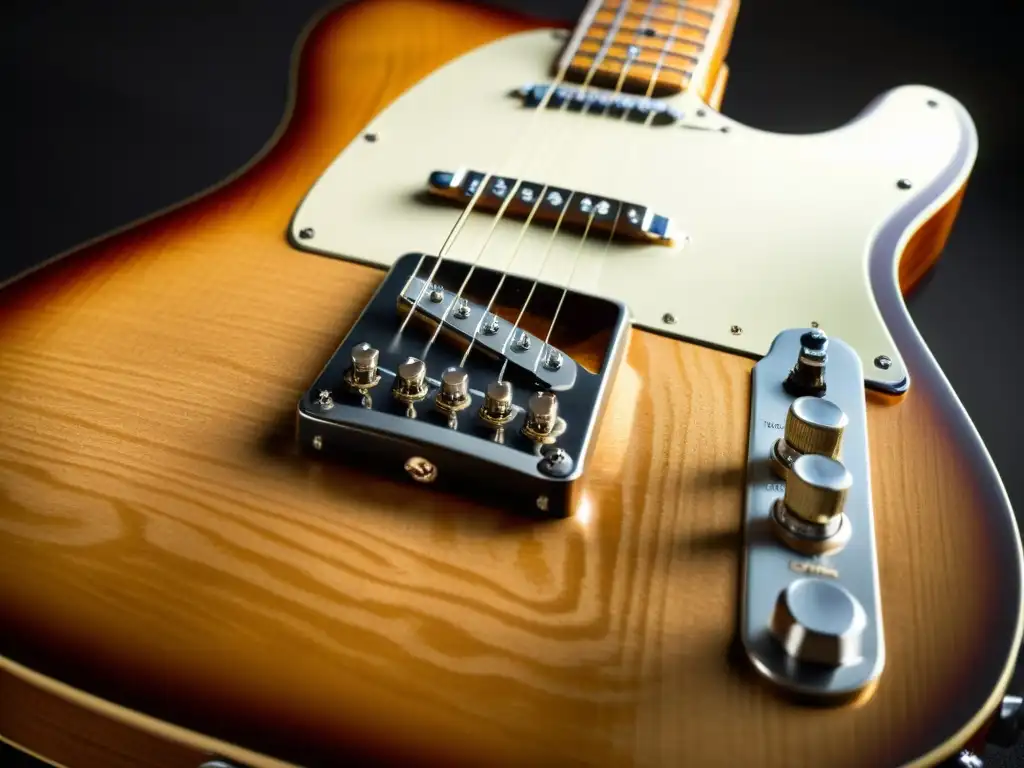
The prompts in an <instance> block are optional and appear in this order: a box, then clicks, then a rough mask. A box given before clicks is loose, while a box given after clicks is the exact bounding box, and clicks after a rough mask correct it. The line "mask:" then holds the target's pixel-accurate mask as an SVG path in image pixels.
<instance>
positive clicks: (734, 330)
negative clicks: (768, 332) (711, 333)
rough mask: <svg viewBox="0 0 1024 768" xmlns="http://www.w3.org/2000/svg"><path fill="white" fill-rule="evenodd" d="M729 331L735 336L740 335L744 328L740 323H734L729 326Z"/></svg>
mask: <svg viewBox="0 0 1024 768" xmlns="http://www.w3.org/2000/svg"><path fill="white" fill-rule="evenodd" d="M729 333H731V334H732V335H733V336H739V335H740V334H741V333H743V329H742V328H740V327H739V326H738V325H732V326H729Z"/></svg>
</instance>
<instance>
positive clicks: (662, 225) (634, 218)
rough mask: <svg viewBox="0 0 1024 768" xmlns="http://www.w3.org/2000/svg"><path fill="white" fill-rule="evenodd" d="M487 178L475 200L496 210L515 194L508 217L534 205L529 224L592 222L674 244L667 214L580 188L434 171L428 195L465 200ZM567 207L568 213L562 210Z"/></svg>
mask: <svg viewBox="0 0 1024 768" xmlns="http://www.w3.org/2000/svg"><path fill="white" fill-rule="evenodd" d="M485 177H487V181H486V184H487V188H486V189H485V190H484V192H483V193H482V194H481V195H480V197H479V198H478V199H477V202H476V205H475V206H474V210H479V211H481V212H484V213H494V212H496V211H497V210H498V209H499V208H501V206H502V205H503V204H504V202H505V199H506V198H507V197H508V196H509V195H512V196H513V198H512V201H511V202H510V203H509V204H508V207H507V208H506V209H505V214H504V215H505V216H507V217H508V218H511V219H515V220H519V221H522V220H523V219H525V218H527V217H528V216H529V215H530V212H531V211H533V210H534V209H536V212H535V213H534V215H533V221H532V222H531V223H538V224H545V225H548V226H555V225H557V224H558V222H559V219H561V225H560V227H559V228H560V229H568V230H572V231H577V232H578V231H582V230H585V229H587V226H588V224H589V231H588V234H589V235H593V234H598V233H602V232H603V233H605V234H606V235H609V236H612V237H614V238H615V239H616V240H626V241H633V242H641V243H645V244H648V245H650V244H656V245H672V244H673V238H672V235H671V229H670V222H669V219H668V218H667V217H666V216H661V215H659V214H656V213H654V212H653V211H651V210H650V209H648V208H646V207H644V206H642V205H637V204H636V203H629V202H625V201H622V200H613V199H611V198H607V197H602V196H601V195H595V194H593V193H590V192H580V191H574V190H571V189H565V188H562V187H554V186H550V185H547V184H540V183H538V182H534V181H517V180H516V179H513V178H509V177H507V176H488V175H487V174H484V173H481V172H480V171H464V170H462V171H456V172H454V173H452V172H446V171H435V172H434V173H432V174H430V178H429V180H428V182H427V189H428V191H429V192H430V194H432V195H435V196H437V197H441V198H443V199H445V200H450V201H452V202H455V203H459V204H461V205H466V204H467V203H469V201H470V200H471V199H472V198H473V196H474V195H475V194H476V193H477V190H478V189H479V188H480V184H481V183H483V181H484V178H485ZM563 211H564V215H563Z"/></svg>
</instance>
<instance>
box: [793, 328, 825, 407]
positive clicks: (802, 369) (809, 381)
mask: <svg viewBox="0 0 1024 768" xmlns="http://www.w3.org/2000/svg"><path fill="white" fill-rule="evenodd" d="M827 351H828V336H826V335H825V332H824V331H822V330H820V329H819V328H813V329H811V330H809V331H807V332H806V333H804V334H803V335H801V336H800V354H799V356H798V357H797V361H796V365H794V366H793V369H792V370H791V371H790V372H789V376H787V377H786V381H785V382H784V383H783V388H784V389H785V390H786V391H787V392H788V393H789V394H791V395H793V397H802V396H804V395H811V396H813V397H821V396H822V395H824V394H825V388H826V387H825V363H826V362H828V353H827Z"/></svg>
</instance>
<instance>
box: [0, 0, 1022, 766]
mask: <svg viewBox="0 0 1024 768" xmlns="http://www.w3.org/2000/svg"><path fill="white" fill-rule="evenodd" d="M527 26H528V24H527V23H526V22H521V21H517V20H515V19H512V18H508V17H503V16H498V15H494V14H492V13H489V12H486V11H482V10H476V9H473V8H472V7H468V6H463V5H458V6H456V5H451V4H448V3H441V2H434V1H429V2H428V1H427V0H420V1H416V0H407V1H406V2H399V1H398V0H380V1H379V2H374V3H360V4H355V5H352V6H347V7H346V8H344V9H342V10H340V11H338V12H335V13H334V14H332V15H330V16H328V17H327V18H326V19H325V20H324V21H323V22H322V23H321V25H320V26H319V27H317V29H316V31H315V32H314V33H313V34H312V35H311V37H310V39H309V41H308V44H307V46H306V53H305V56H304V60H303V63H302V66H301V67H300V68H299V71H298V74H299V83H300V88H299V91H298V95H297V102H296V104H295V110H294V115H293V119H292V123H291V126H290V127H289V129H288V131H287V132H286V133H285V134H284V135H283V137H282V138H281V140H280V141H279V142H278V144H277V145H276V147H275V148H274V149H273V150H272V151H271V152H270V153H269V154H268V155H266V156H265V157H264V158H263V159H262V160H261V161H260V162H259V163H258V164H256V165H255V166H254V167H252V168H250V169H249V171H248V172H247V173H246V174H245V175H243V176H242V177H241V178H239V179H238V180H237V181H234V182H233V183H231V184H229V185H227V186H225V187H223V188H222V189H220V190H219V191H216V192H214V193H213V194H211V195H209V196H207V197H205V198H203V199H201V200H199V201H197V202H194V203H192V204H190V205H188V206H186V207H184V208H181V209H179V210H177V211H175V212H173V213H170V214H167V215H165V216H163V217H160V218H158V219H155V220H153V221H150V222H148V223H145V224H143V225H141V226H139V227H137V228H135V229H133V230H131V231H128V232H126V233H123V234H120V235H117V236H115V237H113V238H111V239H108V240H106V241H103V242H100V243H98V244H95V245H93V246H90V247H88V248H85V249H83V250H81V251H80V252H78V253H76V254H74V255H71V256H68V257H66V258H65V259H63V260H61V261H59V262H56V263H54V264H52V265H51V266H50V267H48V268H46V269H44V270H42V271H39V272H37V273H36V274H34V275H31V276H29V277H26V278H24V279H23V280H21V281H19V282H18V283H15V284H13V285H10V286H8V287H7V288H5V289H4V292H3V301H2V304H0V378H2V379H3V381H4V383H5V386H4V388H3V391H2V393H0V422H2V425H3V429H2V432H0V611H2V615H3V617H4V631H3V632H2V633H0V655H2V657H3V660H2V661H0V664H2V669H3V672H2V673H0V733H3V735H4V736H5V737H7V738H10V739H11V740H13V741H15V742H18V743H21V744H23V745H25V746H27V747H29V748H31V749H33V750H35V751H37V752H41V753H44V754H47V756H49V757H52V758H53V759H56V760H59V761H62V762H64V763H67V764H71V765H85V766H91V765H104V766H109V765H118V766H121V765H124V766H127V765H144V766H145V765H194V764H196V762H197V760H196V758H197V757H199V756H201V755H203V754H205V753H208V752H213V751H217V752H221V753H223V754H231V755H234V756H237V757H239V758H241V759H244V760H245V761H246V762H249V763H251V764H271V758H275V759H279V760H286V761H294V762H303V763H307V764H310V763H315V764H325V763H326V764H337V763H338V762H340V761H341V759H342V758H343V757H345V756H348V757H351V756H352V755H353V754H355V753H357V752H362V753H366V754H373V755H374V756H376V757H377V758H379V759H403V758H404V759H408V758H410V757H416V758H417V759H418V760H419V761H427V762H435V763H437V762H443V763H449V764H510V765H511V764H516V765H523V764H531V765H546V764H559V765H564V764H573V763H592V764H638V765H689V764H693V765H730V766H735V765H761V764H764V765H804V764H815V765H830V766H847V765H849V766H863V765H892V764H899V763H905V762H908V761H913V760H915V759H917V758H920V757H922V756H930V757H929V758H928V759H929V761H932V762H933V761H935V760H937V759H938V757H939V756H940V753H941V754H945V753H948V752H949V751H951V750H952V749H953V748H954V747H955V746H957V745H958V743H959V742H962V741H963V740H965V739H966V738H967V737H968V735H969V733H970V732H971V731H973V730H974V729H975V728H976V727H977V726H978V725H979V724H980V718H981V716H982V715H983V714H985V713H986V712H987V711H988V710H990V709H991V707H992V706H993V704H994V702H995V698H994V695H995V694H994V691H995V690H996V689H997V688H999V687H1001V686H1002V685H1003V684H1004V682H1005V676H1006V674H1007V673H1008V669H1009V665H1010V663H1011V661H1012V658H1011V657H1012V656H1013V654H1014V653H1015V651H1016V647H1017V644H1018V642H1019V621H1020V598H1021V595H1020V590H1021V587H1020V543H1019V537H1018V536H1017V533H1016V530H1015V528H1014V527H1013V523H1012V519H1011V517H1010V514H1009V509H1008V507H1007V506H1006V501H1005V497H1004V495H1003V493H1002V489H1001V486H1000V484H999V482H998V479H997V477H996V476H995V474H994V471H993V469H992V467H991V464H990V462H989V460H988V458H987V455H986V454H985V453H984V450H983V448H982V447H981V445H980V442H979V441H978V438H977V436H976V434H975V433H974V431H973V428H972V427H971V426H970V424H969V422H968V421H967V420H966V417H965V416H964V414H963V413H962V411H961V410H960V408H959V405H958V403H957V401H956V399H955V397H954V396H953V394H952V393H951V391H950V389H949V387H948V384H947V383H946V382H945V380H944V378H943V377H942V376H941V374H940V372H939V371H938V370H937V369H936V367H935V365H934V362H933V361H932V359H931V357H930V356H929V355H928V353H927V351H926V350H925V349H924V347H923V346H922V344H921V341H920V339H919V338H918V337H917V335H916V333H915V332H914V331H913V329H912V327H911V326H910V324H909V319H908V318H907V317H906V315H905V313H904V310H903V308H902V304H901V302H900V301H899V298H898V292H897V290H896V288H895V286H894V285H892V283H893V281H892V280H891V278H890V279H889V280H888V281H886V280H884V279H882V278H879V281H880V282H879V283H878V290H879V296H880V303H881V305H882V308H883V312H884V314H885V315H886V319H887V322H888V323H889V325H890V328H891V329H892V332H893V335H894V337H895V339H896V341H897V343H898V344H899V345H900V348H901V350H902V352H903V354H904V356H905V359H906V361H907V364H908V366H909V368H910V371H911V376H912V380H913V384H912V388H911V393H910V394H909V395H908V396H907V397H905V398H904V399H902V400H901V401H898V402H891V401H890V402H883V401H880V400H874V399H872V400H871V402H870V403H869V408H868V419H869V428H870V430H871V461H872V471H873V477H872V484H873V491H874V499H875V519H876V526H877V536H878V544H879V560H880V563H881V565H880V571H881V573H880V577H881V592H882V604H883V606H884V612H885V622H886V642H887V661H886V670H885V674H884V676H883V678H882V680H881V683H880V684H879V686H878V688H877V690H876V691H874V695H873V696H872V697H871V698H870V699H868V700H867V701H865V702H862V703H860V704H859V705H857V704H855V705H853V706H850V707H847V708H845V709H842V710H833V709H813V708H808V707H804V706H799V705H797V704H794V703H792V702H789V701H786V700H784V699H782V698H780V697H779V696H777V695H776V694H775V693H773V692H772V691H771V690H770V689H768V688H766V687H764V686H762V685H760V684H759V683H758V681H757V680H756V678H755V676H754V675H753V674H752V673H750V672H749V671H748V669H747V667H746V665H745V664H744V662H743V661H742V660H741V659H738V658H737V654H736V653H735V652H734V651H733V650H732V645H733V639H734V636H735V628H736V610H737V587H738V578H739V548H740V545H741V542H740V540H739V532H740V522H741V514H742V500H743V486H742V479H743V476H744V471H745V467H744V461H745V458H744V457H745V451H746V436H747V435H746V430H747V419H748V407H749V394H748V393H749V375H750V368H751V365H752V361H749V360H746V359H743V358H739V357H736V356H730V355H726V354H723V353H720V352H716V351H713V350H709V349H703V348H698V347H695V346H690V345H686V344H683V343H680V342H676V341H670V340H667V339H664V338H661V337H658V336H655V335H652V334H647V333H640V332H635V333H633V335H632V340H631V345H630V349H629V353H628V357H627V359H626V361H625V364H624V366H623V370H622V372H621V373H620V375H619V376H618V379H617V381H616V383H615V385H614V389H613V392H612V395H611V403H610V405H609V408H608V412H607V414H606V416H605V420H604V424H603V426H602V427H601V429H600V432H599V434H598V438H597V441H598V442H597V447H596V451H595V454H594V456H593V458H592V461H591V464H590V471H589V483H588V486H587V488H586V492H585V494H584V497H583V504H582V506H581V509H580V511H579V514H578V515H577V516H576V517H575V518H572V519H569V520H561V521H555V522H550V523H539V522H536V521H530V522H526V521H524V520H523V519H521V518H516V517H513V516H510V515H507V514H498V513H496V512H493V511H491V510H489V509H487V508H484V507H481V506H474V505H472V504H470V503H468V502H466V501H463V500H460V499H459V498H456V497H441V496H438V495H435V494H426V493H420V492H418V491H417V490H415V489H412V488H410V487H408V486H399V485H390V484H386V483H384V482H381V481H377V480H374V479H372V478H369V477H366V476H364V475H360V474H358V473H356V472H354V471H352V470H348V469H345V468H344V467H334V466H319V465H311V464H310V463H309V461H308V460H307V459H300V458H298V457H296V456H295V455H294V452H293V444H292V443H293V441H292V433H293V429H294V410H295V404H296V402H297V401H298V398H299V396H300V394H301V392H302V391H303V389H304V388H305V387H306V386H307V385H308V383H309V382H310V381H312V380H313V378H314V377H315V376H316V373H317V372H318V371H319V368H320V366H321V365H322V364H323V363H324V361H325V360H326V359H327V358H328V356H329V355H330V354H331V352H332V351H333V350H334V348H335V346H336V344H337V342H338V340H339V339H340V338H341V337H342V336H343V335H344V333H345V331H346V330H347V328H348V327H349V325H351V323H352V322H353V321H354V319H355V317H356V315H357V314H358V312H359V311H360V309H361V307H362V306H363V305H364V303H365V302H366V301H367V299H368V298H369V296H370V295H371V293H372V291H373V290H374V288H375V287H376V285H377V284H378V283H379V281H380V279H381V273H380V272H378V271H376V270H373V269H370V268H367V267H358V266H354V265H352V264H348V263H345V262H342V261H338V260H334V259H325V258H318V257H316V256H312V255H308V254H300V253H297V252H296V251H294V250H293V249H291V248H290V247H289V246H288V245H287V244H286V242H285V241H284V239H283V236H282V233H283V232H284V231H285V228H286V227H287V224H288V221H289V217H290V215H291V213H292V212H293V211H294V209H295V206H296V204H297V202H298V201H299V199H300V198H301V195H302V194H303V193H304V191H305V190H306V189H307V188H308V186H309V185H310V184H311V183H312V182H313V181H314V180H315V179H316V177H317V175H318V174H319V173H320V172H321V171H322V169H323V168H324V167H325V166H326V165H327V164H328V163H329V162H330V160H331V159H332V158H333V157H334V156H335V154H336V153H337V152H338V151H339V150H340V149H341V148H342V147H343V146H344V145H345V144H346V143H347V141H349V140H350V139H351V138H352V137H353V136H355V135H357V133H358V131H359V129H360V127H361V126H362V125H363V124H365V122H366V121H367V120H368V119H369V118H370V117H371V116H372V115H373V114H374V113H375V112H376V111H377V110H378V109H380V108H381V107H382V106H383V105H384V104H386V103H387V102H388V101H389V100H391V99H393V98H394V97H396V96H397V95H398V94H399V93H400V92H402V91H403V90H404V89H406V88H408V87H409V86H410V85H412V84H413V83H414V82H415V81H416V80H418V79H419V78H420V77H422V76H423V75H425V74H427V73H428V72H429V71H431V70H432V69H433V68H435V67H436V66H438V65H440V64H441V63H443V62H444V61H446V60H448V59H450V58H451V57H452V56H455V55H457V54H458V53H459V52H461V51H463V50H466V49H468V48H470V47H472V46H475V45H478V44H481V43H483V42H486V41H487V40H489V39H493V38H495V37H497V36H500V35H502V34H506V33H509V32H512V31H516V30H519V29H523V28H526V27H527ZM954 206H955V203H954ZM953 213H955V209H954V208H950V207H947V208H946V209H944V210H943V212H942V214H940V216H939V217H938V218H936V219H935V220H934V221H933V222H932V223H931V224H929V225H928V227H926V228H925V229H923V230H921V232H920V233H919V235H918V236H917V237H915V238H914V239H913V240H912V241H911V242H910V246H909V248H910V249H911V250H909V251H908V254H910V256H911V257H912V260H913V263H914V264H915V265H916V266H918V267H920V265H922V264H924V263H926V262H927V261H928V260H929V259H930V258H933V257H934V252H933V251H934V249H929V248H928V245H929V244H933V245H935V246H936V247H938V246H940V245H941V242H942V239H943V232H942V229H943V228H944V227H948V225H949V223H950V221H951V216H952V214H953ZM889 274H890V276H891V269H890V272H889ZM907 274H908V273H906V272H904V277H906V275H907ZM887 286H888V287H887ZM58 385H59V388H60V393H61V395H60V397H54V396H53V391H54V387H55V386H58ZM90 694H91V695H94V696H97V697H100V698H102V699H104V700H106V701H107V702H108V703H107V704H106V705H104V704H102V703H100V702H98V701H97V700H96V699H93V698H90V696H89V695H90ZM140 713H141V715H140ZM142 715H146V716H149V718H150V719H147V718H146V717H142ZM186 729H187V730H186ZM232 744H233V745H235V747H232V746H231V745H232ZM239 747H240V748H244V749H246V750H249V751H248V752H240V751H238V748H239ZM257 753H262V754H263V755H264V757H262V758H261V757H260V756H259V755H258V754H257Z"/></svg>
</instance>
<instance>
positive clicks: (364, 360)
mask: <svg viewBox="0 0 1024 768" xmlns="http://www.w3.org/2000/svg"><path fill="white" fill-rule="evenodd" d="M379 360H380V351H379V350H377V349H374V348H373V347H371V346H370V345H369V344H367V343H365V342H363V343H362V344H356V346H354V347H353V348H352V364H351V366H350V367H349V369H348V371H347V372H346V373H345V383H346V384H348V385H349V386H350V387H352V388H353V389H356V390H366V389H370V388H371V387H375V386H377V385H378V384H380V373H379V372H378V371H377V363H378V361H379Z"/></svg>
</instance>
